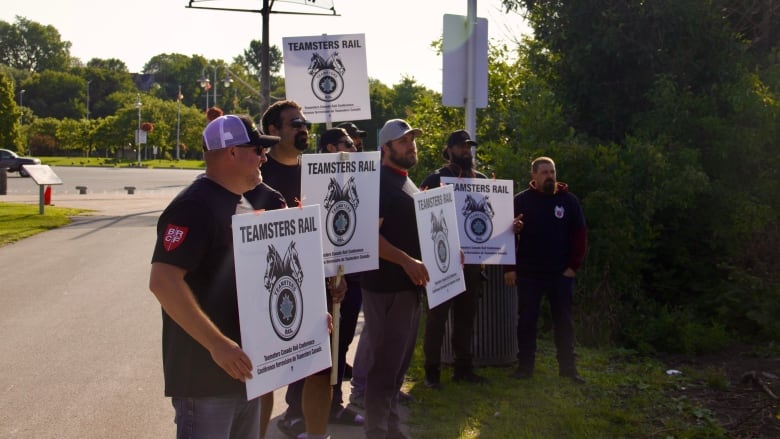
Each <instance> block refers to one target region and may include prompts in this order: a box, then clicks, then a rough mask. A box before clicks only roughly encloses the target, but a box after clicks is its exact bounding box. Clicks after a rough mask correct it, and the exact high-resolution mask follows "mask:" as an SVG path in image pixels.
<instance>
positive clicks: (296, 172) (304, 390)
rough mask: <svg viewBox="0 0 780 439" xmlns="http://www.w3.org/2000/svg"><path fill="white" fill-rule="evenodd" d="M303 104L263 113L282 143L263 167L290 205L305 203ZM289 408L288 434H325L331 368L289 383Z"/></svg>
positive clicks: (335, 294) (284, 423)
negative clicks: (302, 161)
mask: <svg viewBox="0 0 780 439" xmlns="http://www.w3.org/2000/svg"><path fill="white" fill-rule="evenodd" d="M302 110H303V109H302V108H301V106H300V105H299V104H298V103H297V102H295V101H290V100H284V101H278V102H275V103H274V104H273V105H271V106H270V107H268V109H267V110H266V111H265V113H264V114H263V117H262V125H263V129H264V130H265V131H266V132H268V133H273V135H274V136H278V137H279V139H280V140H279V143H278V144H277V145H275V146H274V148H273V149H272V150H271V151H270V152H269V153H268V163H266V164H265V166H264V167H263V176H264V178H265V181H266V182H267V183H268V184H269V185H270V186H271V187H273V188H274V189H276V190H278V191H279V192H281V193H282V195H283V196H284V198H285V200H287V204H288V206H291V207H293V206H298V205H299V204H300V205H303V204H304V201H305V200H301V199H300V197H301V162H300V155H301V154H302V153H303V152H304V151H306V150H307V149H308V148H309V129H310V128H311V122H309V121H307V120H306V118H305V117H304V116H303V111H302ZM331 284H332V283H331V282H328V283H327V285H329V289H328V293H329V298H328V300H333V301H336V302H340V301H341V300H342V299H343V298H344V293H345V292H346V288H345V282H341V284H340V285H337V286H330V285H331ZM285 401H286V402H287V406H288V407H287V412H286V413H285V416H284V418H283V419H280V420H279V423H278V424H277V425H278V427H279V429H280V430H281V431H282V432H283V433H284V434H285V435H287V436H289V437H293V438H296V437H307V438H309V439H316V438H324V437H325V435H326V431H327V428H328V416H329V411H330V404H331V385H330V368H327V369H323V370H322V371H320V372H317V373H315V374H313V375H310V376H308V377H306V378H305V379H303V380H300V381H296V382H294V383H292V384H290V385H289V386H287V394H286V395H285Z"/></svg>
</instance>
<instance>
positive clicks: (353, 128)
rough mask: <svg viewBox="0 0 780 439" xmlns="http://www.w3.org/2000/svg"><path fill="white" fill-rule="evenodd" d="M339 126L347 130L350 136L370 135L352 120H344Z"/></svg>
mask: <svg viewBox="0 0 780 439" xmlns="http://www.w3.org/2000/svg"><path fill="white" fill-rule="evenodd" d="M337 128H343V129H345V130H347V133H348V134H349V137H366V136H367V135H368V133H366V132H365V131H363V130H361V129H358V127H357V125H355V124H354V123H352V122H344V123H342V124H340V125H339V126H338V127H337Z"/></svg>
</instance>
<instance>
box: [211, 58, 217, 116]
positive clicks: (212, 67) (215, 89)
mask: <svg viewBox="0 0 780 439" xmlns="http://www.w3.org/2000/svg"><path fill="white" fill-rule="evenodd" d="M211 69H212V70H214V82H213V84H214V86H213V87H214V103H213V104H211V105H212V106H213V107H216V106H217V66H211Z"/></svg>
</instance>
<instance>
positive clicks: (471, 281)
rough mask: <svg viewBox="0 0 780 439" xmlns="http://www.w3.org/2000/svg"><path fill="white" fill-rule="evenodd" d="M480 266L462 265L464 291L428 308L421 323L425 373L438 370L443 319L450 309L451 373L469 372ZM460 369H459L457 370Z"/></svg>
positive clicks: (478, 294) (447, 315)
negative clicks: (452, 363)
mask: <svg viewBox="0 0 780 439" xmlns="http://www.w3.org/2000/svg"><path fill="white" fill-rule="evenodd" d="M481 271H482V267H481V266H480V265H465V266H464V267H463V275H464V278H465V281H466V291H464V292H462V293H460V294H458V295H457V296H455V297H453V298H452V299H450V300H448V301H446V302H443V303H441V304H439V305H438V306H436V307H434V308H432V309H429V310H428V314H427V317H426V320H425V336H424V338H423V353H424V354H425V370H426V371H429V370H438V369H439V365H440V363H441V346H442V343H443V341H444V332H445V326H446V324H447V318H448V317H449V314H450V308H451V309H452V318H453V321H452V339H451V342H452V352H453V354H454V356H455V373H464V372H468V371H470V370H471V366H472V364H471V358H472V352H471V339H472V336H473V335H474V319H475V317H476V314H477V304H478V302H479V297H480V295H481V294H482V275H481ZM459 369H462V370H459Z"/></svg>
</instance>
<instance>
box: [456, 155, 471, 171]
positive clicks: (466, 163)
mask: <svg viewBox="0 0 780 439" xmlns="http://www.w3.org/2000/svg"><path fill="white" fill-rule="evenodd" d="M451 160H452V163H454V164H456V165H458V167H460V169H471V168H473V167H474V160H473V159H472V158H471V157H455V156H452V159H451Z"/></svg>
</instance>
